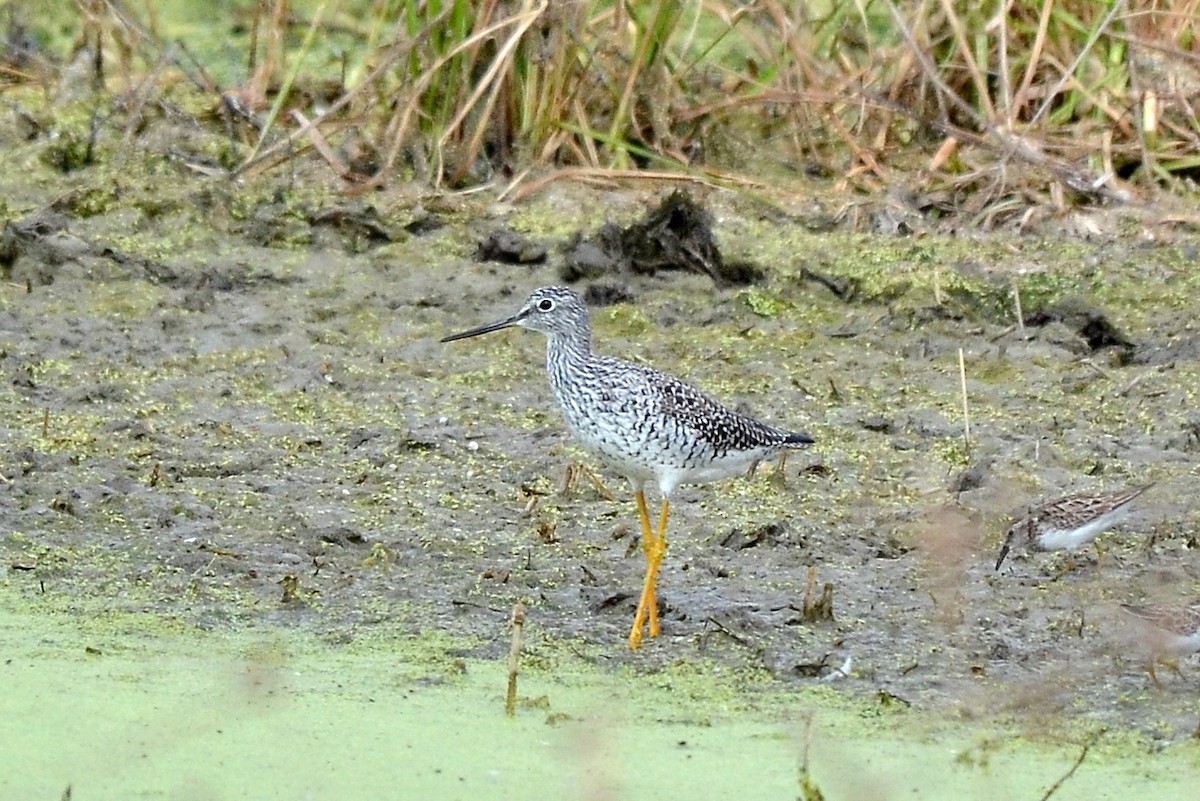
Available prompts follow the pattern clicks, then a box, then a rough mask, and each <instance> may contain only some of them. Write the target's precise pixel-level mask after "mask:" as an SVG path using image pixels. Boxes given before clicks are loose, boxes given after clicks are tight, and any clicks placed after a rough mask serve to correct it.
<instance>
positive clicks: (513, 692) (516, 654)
mask: <svg viewBox="0 0 1200 801" xmlns="http://www.w3.org/2000/svg"><path fill="white" fill-rule="evenodd" d="M524 625H525V604H523V603H521V602H520V601H517V604H516V606H514V607H513V612H512V645H511V646H509V649H508V692H507V693H505V696H504V714H505V715H507V716H508V717H510V718H511V717H512V716H513V715H515V714H517V672H518V671H519V669H520V664H521V629H522V628H523V627H524Z"/></svg>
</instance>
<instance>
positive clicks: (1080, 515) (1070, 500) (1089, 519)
mask: <svg viewBox="0 0 1200 801" xmlns="http://www.w3.org/2000/svg"><path fill="white" fill-rule="evenodd" d="M1152 486H1154V485H1153V484H1146V485H1145V486H1141V487H1131V488H1129V489H1123V490H1117V491H1116V492H1104V493H1100V494H1086V493H1085V494H1082V495H1071V496H1068V497H1066V498H1059V499H1057V500H1053V501H1050V502H1048V503H1044V504H1042V505H1041V506H1039V507H1037V508H1036V509H1033V510H1032V511H1030V512H1029V514H1027V515H1025V516H1024V517H1022V518H1020V519H1019V520H1017V521H1016V522H1015V523H1013V524H1012V526H1010V527H1009V529H1008V533H1007V534H1005V535H1004V544H1003V545H1002V546H1000V555H999V556H998V557H996V569H997V570H999V569H1000V565H1002V564H1004V557H1006V556H1008V552H1009V550H1010V549H1012V548H1013V547H1023V548H1028V549H1029V550H1033V551H1061V550H1065V551H1071V552H1073V551H1077V550H1079V549H1080V548H1082V547H1083V546H1085V545H1087V544H1088V543H1089V542H1092V541H1093V540H1095V539H1096V537H1097V536H1099V535H1100V534H1101V533H1103V532H1105V531H1107V530H1108V529H1110V528H1112V527H1113V526H1114V525H1116V524H1117V523H1118V522H1120V521H1121V519H1122V518H1123V517H1125V515H1127V514H1129V509H1130V504H1131V503H1133V501H1134V499H1136V498H1137V497H1138V496H1139V495H1141V494H1142V493H1143V492H1145V491H1146V490H1148V489H1150V488H1151V487H1152ZM1096 551H1097V553H1100V549H1099V547H1097V549H1096Z"/></svg>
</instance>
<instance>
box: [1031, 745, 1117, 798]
mask: <svg viewBox="0 0 1200 801" xmlns="http://www.w3.org/2000/svg"><path fill="white" fill-rule="evenodd" d="M1104 732H1105V730H1104V729H1100V731H1098V732H1096V733H1095V734H1093V735H1092V737H1091V739H1090V740H1088V741H1087V742H1086V743H1084V744H1083V749H1082V750H1081V751H1080V752H1079V756H1078V757H1077V758H1076V759H1075V764H1074V765H1072V766H1071V769H1070V770H1068V771H1067V772H1066V773H1064V774H1063V775H1062V776H1060V777H1059V779H1058V781H1056V782H1055V783H1054V784H1052V785H1050V789H1048V790H1047V791H1046V794H1045V795H1043V796H1042V798H1041V801H1049V799H1050V796H1052V795H1054V794H1055V793H1056V792H1058V788H1059V787H1062V786H1063V784H1065V783H1066V781H1067V779H1070V778H1071V777H1072V776H1074V775H1075V771H1076V770H1078V769H1079V766H1080V765H1082V764H1083V760H1085V759H1087V755H1088V751H1090V750H1091V748H1092V746H1093V745H1095V744H1096V741H1097V740H1099V739H1100V737H1101V736H1102V735H1103V734H1104Z"/></svg>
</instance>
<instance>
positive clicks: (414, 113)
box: [7, 0, 1200, 226]
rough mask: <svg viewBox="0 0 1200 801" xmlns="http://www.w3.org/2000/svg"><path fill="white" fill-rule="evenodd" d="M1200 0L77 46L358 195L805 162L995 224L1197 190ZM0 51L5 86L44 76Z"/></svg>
mask: <svg viewBox="0 0 1200 801" xmlns="http://www.w3.org/2000/svg"><path fill="white" fill-rule="evenodd" d="M347 2H349V0H347ZM301 5H304V13H299V12H298V11H297V9H296V8H293V6H296V7H299V6H301ZM1198 5H1200V0H1128V1H1127V2H1098V1H1097V0H1057V2H1052V1H1051V0H1011V2H1007V3H997V4H988V5H985V6H979V5H978V4H975V3H969V2H964V1H962V0H920V1H919V2H917V3H903V4H901V3H896V2H895V0H856V2H849V1H848V0H830V2H828V3H827V4H824V5H823V6H822V4H808V3H806V4H799V3H784V2H782V1H781V0H758V1H757V2H749V3H742V2H735V1H734V0H708V2H685V3H678V2H668V1H667V0H655V2H648V3H636V4H627V3H611V2H591V3H589V2H578V1H574V2H571V1H568V2H550V1H549V0H520V1H519V2H518V1H516V0H513V1H511V2H501V0H483V2H467V1H466V0H446V1H445V2H423V3H407V4H395V3H388V2H384V0H375V2H371V3H366V2H365V0H364V2H363V3H360V4H359V6H357V7H356V8H359V10H365V11H366V12H367V13H365V14H360V15H358V16H355V15H353V14H350V13H349V12H347V11H346V10H344V9H341V8H340V7H339V6H338V4H336V3H333V2H332V0H325V1H324V2H314V3H308V4H300V3H289V2H288V0H258V2H257V3H254V4H252V5H251V4H248V5H247V9H246V18H245V20H244V24H245V26H246V27H248V29H249V37H248V41H249V45H248V47H247V53H246V57H245V70H244V77H243V78H242V80H240V81H239V82H238V83H237V85H235V86H227V87H220V88H218V87H217V86H216V85H215V83H214V82H213V80H212V79H211V78H210V77H208V73H207V71H206V69H205V66H204V65H202V64H199V63H197V62H196V61H195V60H194V59H190V58H189V55H188V54H189V47H188V43H187V42H186V41H182V42H181V41H176V42H169V41H168V34H167V33H166V31H168V30H169V27H170V26H169V24H168V21H167V17H168V14H167V13H166V6H165V0H164V1H163V2H161V3H156V2H154V0H148V2H147V3H146V4H145V5H144V6H139V7H138V10H139V12H140V13H141V14H142V17H141V18H139V17H138V16H137V15H136V14H135V13H134V11H133V10H132V9H131V8H129V7H126V6H123V5H121V4H119V3H116V2H113V1H112V0H78V11H79V30H80V33H79V39H78V45H77V51H79V50H83V49H85V48H93V50H92V51H90V52H94V56H93V58H94V64H93V67H92V68H93V72H94V77H95V80H96V81H99V82H102V83H103V84H104V85H105V86H107V88H108V90H109V91H113V92H118V93H125V94H127V95H130V96H133V97H135V98H137V99H138V102H137V103H133V104H131V105H127V108H128V109H130V110H131V111H130V113H131V114H136V112H137V111H138V110H139V109H140V108H141V107H143V106H144V105H145V103H146V102H147V99H148V98H150V97H152V96H153V95H154V93H155V92H158V91H165V90H166V88H167V87H170V86H173V85H174V84H176V83H177V82H178V76H179V75H180V74H182V75H184V76H186V77H188V78H190V79H191V82H192V83H193V84H194V85H195V86H197V87H198V88H199V89H200V90H201V91H206V92H211V93H212V94H213V101H214V108H218V109H219V110H220V111H221V113H222V115H223V116H224V123H225V125H226V126H227V127H229V128H231V129H233V130H234V138H235V140H236V142H237V143H238V146H237V151H236V158H235V159H234V162H235V163H232V164H230V165H229V167H230V171H231V172H232V173H235V174H246V173H254V172H261V171H264V170H270V169H273V168H275V167H278V166H279V165H280V164H283V163H285V162H287V161H289V160H291V159H294V158H297V157H299V156H301V155H302V154H304V153H306V152H311V153H315V154H316V155H317V156H318V157H319V158H320V159H321V160H322V161H323V162H325V163H326V164H327V165H328V166H329V168H330V169H332V170H333V172H334V173H335V174H336V175H337V176H338V177H339V178H340V179H341V181H342V182H343V183H344V186H345V188H346V189H347V190H349V191H354V192H362V191H366V190H369V189H373V188H377V187H381V186H385V185H387V184H390V183H394V182H396V181H402V180H409V179H412V178H417V179H421V180H425V181H428V182H430V183H433V184H435V185H440V186H446V187H449V188H455V189H465V188H471V187H479V186H484V185H491V186H494V187H496V188H497V189H498V191H502V192H505V193H506V194H507V195H508V196H510V197H521V196H523V195H524V194H525V193H526V192H527V191H529V189H527V187H529V186H537V187H540V186H544V185H545V183H546V182H547V181H550V180H555V179H557V178H560V177H561V178H573V179H579V178H596V177H603V176H614V177H621V176H628V175H631V174H637V173H638V172H641V171H650V172H651V173H652V174H653V175H655V176H656V177H657V176H662V175H676V176H679V177H680V178H683V179H686V180H692V181H696V180H699V181H704V182H711V183H718V184H737V183H739V182H741V183H745V184H748V185H753V186H755V188H756V189H761V188H762V185H763V183H764V182H767V183H769V184H770V185H772V186H773V187H776V188H779V189H781V190H783V191H786V190H787V187H788V186H790V185H793V184H795V183H799V182H801V181H803V180H804V179H806V178H808V177H811V176H813V175H817V176H823V177H828V178H831V179H832V180H833V181H834V182H835V183H836V184H837V185H838V186H839V187H841V188H843V189H846V190H851V191H859V192H868V193H873V192H877V191H878V190H880V189H884V188H896V187H899V188H903V189H904V190H905V191H906V192H907V193H908V198H909V199H908V202H909V204H910V205H911V206H912V207H913V208H914V209H916V210H917V211H918V213H921V214H925V215H928V216H931V217H937V216H942V215H958V216H963V215H965V216H966V217H967V218H968V219H970V220H971V221H973V222H975V223H977V224H982V225H985V226H986V225H991V224H995V223H996V222H998V221H1003V220H1012V219H1019V218H1021V217H1022V215H1025V216H1027V215H1029V214H1030V213H1031V211H1030V210H1031V209H1036V208H1050V209H1062V208H1064V207H1067V206H1071V205H1075V204H1081V203H1082V204H1089V203H1100V202H1123V201H1126V200H1128V199H1130V198H1131V197H1135V196H1137V195H1138V194H1140V193H1141V192H1145V191H1149V190H1160V189H1164V188H1165V189H1180V188H1182V189H1189V190H1190V188H1191V187H1192V186H1193V185H1194V180H1195V177H1196V176H1197V174H1200V122H1198V121H1197V114H1196V108H1195V105H1196V103H1197V102H1200V45H1198V44H1197V35H1196V34H1197V25H1198V24H1200V20H1198V14H1197V6H1198ZM335 33H337V34H340V35H342V36H343V37H345V36H347V35H349V36H350V37H351V38H352V40H353V41H355V42H356V43H357V45H356V47H354V48H351V49H343V51H342V53H341V56H340V57H341V64H340V70H339V72H338V76H337V79H336V80H333V79H331V77H330V75H329V72H330V69H329V67H328V63H327V62H328V59H326V60H325V62H323V63H324V65H325V66H323V67H320V68H318V67H315V66H306V58H307V57H308V56H310V55H311V54H312V53H314V52H324V51H323V46H324V43H325V42H326V40H328V39H329V38H330V37H331V36H333V35H334V34H335ZM11 39H12V36H11V30H10V40H11ZM11 53H12V51H11V49H10V58H9V59H8V63H9V68H8V70H7V75H8V76H9V79H10V80H16V81H18V82H19V81H20V80H22V79H25V80H34V79H36V78H33V77H31V74H32V73H31V71H29V70H27V69H23V68H22V66H21V64H19V63H17V62H16V61H15V60H14V59H13V58H12V56H11ZM69 61H70V59H69V58H68V57H66V56H64V57H63V65H64V66H62V67H61V68H60V69H59V70H58V71H57V73H55V71H53V70H51V71H50V73H51V74H50V75H49V77H45V78H43V79H44V80H46V81H47V82H48V83H50V82H53V81H54V80H55V79H56V76H57V74H61V73H62V72H64V71H65V70H66V66H65V65H66V64H67V62H69ZM136 128H137V126H136V124H135V123H134V122H133V121H130V122H129V123H128V124H127V125H126V127H125V130H126V131H127V135H128V136H129V137H132V135H133V133H132V132H133V131H135V130H136ZM631 171H632V172H631Z"/></svg>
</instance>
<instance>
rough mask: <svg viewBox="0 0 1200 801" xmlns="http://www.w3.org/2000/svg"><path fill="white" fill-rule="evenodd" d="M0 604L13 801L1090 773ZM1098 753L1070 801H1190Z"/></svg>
mask: <svg viewBox="0 0 1200 801" xmlns="http://www.w3.org/2000/svg"><path fill="white" fill-rule="evenodd" d="M2 597H3V596H0V598H2ZM0 604H2V605H3V607H4V611H3V612H0V616H2V618H3V623H2V625H0V638H2V640H0V647H2V648H3V654H4V664H3V667H2V668H0V670H2V672H0V676H2V677H3V678H2V682H0V710H2V714H0V740H2V741H3V742H4V743H5V744H6V746H5V750H6V757H5V762H6V763H7V765H8V768H7V769H6V770H4V771H3V779H2V780H0V795H2V797H4V798H12V799H18V798H19V799H34V798H46V799H52V798H58V797H60V796H61V795H62V793H63V792H64V790H65V789H66V788H67V787H70V788H71V791H72V798H74V799H102V798H114V799H115V798H122V799H132V798H163V799H233V798H240V799H319V798H330V799H348V798H356V799H369V798H397V797H408V798H423V799H468V798H478V797H486V798H514V799H518V798H519V799H538V798H547V799H570V798H581V799H600V798H620V799H641V798H706V799H726V798H728V799H746V798H761V799H773V798H781V799H782V798H787V799H792V798H796V797H797V796H798V793H799V789H798V788H799V784H798V783H799V764H800V762H801V754H802V753H803V751H804V748H805V742H806V740H807V741H808V743H809V757H808V758H809V764H810V766H811V771H812V780H813V781H814V782H815V783H816V785H817V786H818V787H819V788H820V789H821V791H822V792H824V793H825V797H826V798H829V799H839V798H855V799H864V798H902V797H910V796H911V797H920V798H922V799H941V798H948V799H949V798H954V799H962V798H1010V799H1017V798H1038V797H1040V796H1041V794H1042V793H1043V792H1044V791H1045V789H1046V788H1047V787H1049V785H1050V784H1051V783H1052V782H1053V781H1054V780H1055V779H1056V778H1058V777H1059V776H1061V775H1062V774H1063V773H1064V772H1065V771H1066V770H1067V768H1068V767H1069V766H1070V764H1071V762H1072V761H1073V759H1074V756H1075V754H1077V752H1078V748H1061V749H1060V748H1054V747H1048V746H1045V745H1033V746H1031V745H1015V746H1014V745H1013V743H1012V742H1008V741H1006V740H1005V738H1003V736H1001V735H1000V734H999V733H997V734H996V735H995V736H992V737H989V738H984V739H980V738H979V736H978V735H977V734H972V733H971V732H970V731H969V730H968V729H967V728H966V727H961V726H947V725H945V724H944V723H943V724H940V725H938V726H937V727H932V726H931V725H930V720H929V719H928V718H923V717H921V716H920V715H918V714H915V713H912V714H909V713H897V714H888V715H884V716H882V717H879V718H876V719H874V720H872V719H871V715H870V714H868V713H867V711H866V709H864V708H858V709H855V708H846V707H845V706H844V705H841V704H840V703H839V702H838V701H836V700H835V698H836V697H835V696H834V695H833V694H832V693H829V692H827V691H826V690H825V689H824V688H821V687H817V688H809V689H807V690H796V689H786V688H782V687H779V686H766V687H764V688H763V690H762V692H760V693H758V694H755V695H752V696H749V697H747V696H746V695H744V694H742V695H738V694H735V693H730V692H726V691H725V690H727V689H728V685H729V684H730V681H731V678H732V677H730V676H728V675H725V674H724V672H723V671H722V670H721V669H720V668H718V667H710V668H709V669H708V670H707V671H688V672H686V673H680V674H678V675H672V674H671V673H670V672H668V673H665V674H656V675H649V676H645V675H643V676H634V675H632V674H629V673H626V672H624V671H618V672H604V671H600V670H596V669H595V668H592V667H589V666H588V665H586V664H584V663H582V662H580V663H577V664H569V665H562V664H560V665H557V666H554V667H549V668H542V669H535V670H529V671H526V675H525V676H524V677H523V679H522V683H521V686H520V698H521V700H522V702H521V704H520V707H519V709H518V713H517V715H516V717H515V718H513V719H507V718H505V716H504V714H503V693H504V686H505V670H504V666H503V665H501V664H500V663H499V662H491V661H480V660H469V659H468V660H464V659H443V658H434V657H433V656H432V655H429V656H427V657H423V656H421V655H420V650H419V647H420V645H421V643H420V642H419V641H413V640H411V639H410V640H409V641H407V642H398V643H396V644H395V647H392V646H389V643H388V642H387V638H386V637H379V636H374V637H372V638H371V639H370V640H364V641H351V642H350V643H348V644H337V645H331V644H328V643H325V642H323V641H321V640H320V639H319V638H317V637H315V636H313V635H310V634H305V633H301V632H297V631H293V630H286V629H280V628H270V627H254V628H252V629H249V630H244V631H226V632H213V631H200V630H196V629H189V628H186V627H175V626H171V625H167V626H166V630H164V623H163V621H162V620H161V619H160V618H158V617H156V616H151V615H145V614H141V615H139V614H112V615H99V616H95V615H92V616H86V617H83V618H82V619H80V618H75V617H74V616H73V615H72V614H69V613H64V612H63V611H62V610H59V611H43V612H38V611H35V610H31V609H29V608H28V607H27V606H26V605H25V604H24V602H23V601H15V599H12V598H11V595H10V597H9V599H7V600H5V601H0ZM429 642H430V645H431V646H432V648H433V650H435V651H438V650H441V651H444V644H443V643H438V642H436V641H434V640H430V641H429ZM714 699H724V700H714ZM809 721H811V726H810V725H809V723H808V722H809ZM1098 753H1099V755H1098V756H1096V757H1093V758H1090V759H1089V760H1088V761H1086V762H1085V763H1084V765H1083V766H1082V767H1081V768H1080V769H1079V771H1078V773H1077V774H1076V775H1075V776H1074V777H1073V778H1072V779H1071V780H1069V781H1067V782H1066V783H1065V784H1064V785H1063V787H1062V788H1061V789H1060V790H1059V791H1058V792H1057V793H1056V795H1055V797H1056V798H1059V799H1076V798H1077V799H1103V798H1125V797H1131V795H1130V794H1134V793H1136V794H1137V795H1138V796H1139V797H1154V798H1159V799H1175V798H1178V799H1181V801H1182V799H1185V798H1191V797H1193V796H1192V795H1190V793H1192V792H1194V789H1193V788H1194V784H1192V782H1194V780H1195V777H1196V776H1197V775H1198V774H1197V770H1196V768H1197V763H1198V760H1200V748H1197V747H1196V746H1195V745H1194V744H1190V745H1185V746H1175V747H1172V748H1170V749H1168V750H1167V751H1164V752H1162V753H1159V754H1153V755H1151V754H1144V753H1138V754H1131V755H1129V757H1128V758H1124V759H1121V758H1117V757H1116V756H1115V755H1114V754H1113V753H1112V751H1111V750H1105V749H1099V752H1098Z"/></svg>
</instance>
